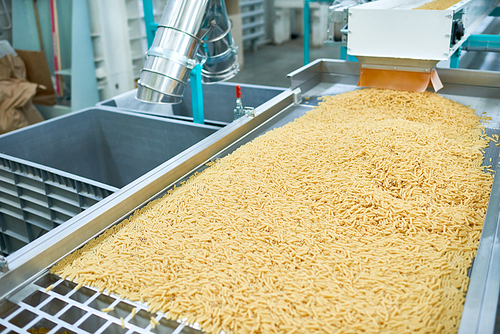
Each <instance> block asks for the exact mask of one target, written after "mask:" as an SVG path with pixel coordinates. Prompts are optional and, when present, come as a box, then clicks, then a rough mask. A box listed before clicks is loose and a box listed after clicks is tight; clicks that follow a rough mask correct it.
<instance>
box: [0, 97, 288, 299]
mask: <svg viewBox="0 0 500 334" xmlns="http://www.w3.org/2000/svg"><path fill="white" fill-rule="evenodd" d="M294 96H295V93H294V92H293V91H292V90H290V89H288V90H286V91H285V92H283V93H281V94H280V95H278V96H276V97H275V98H273V99H272V100H270V101H268V102H267V103H265V104H263V105H262V106H260V107H259V108H257V110H256V117H255V118H247V117H245V118H241V119H239V120H236V121H235V122H233V123H231V124H230V125H228V126H227V127H225V128H223V129H222V130H220V131H218V132H216V133H214V134H213V135H211V136H210V137H208V138H206V139H205V140H203V141H201V142H199V143H198V144H196V145H194V146H192V147H191V148H190V149H188V150H186V151H185V152H184V153H182V154H181V155H178V156H176V157H174V158H172V159H170V160H169V161H167V162H165V163H164V164H162V165H160V166H159V167H157V168H155V169H153V170H152V171H151V172H149V173H147V174H146V175H144V176H142V177H141V178H139V179H137V180H136V181H134V182H132V183H131V184H129V185H128V186H126V187H125V188H123V189H122V190H121V191H119V192H117V193H115V194H113V195H111V196H109V197H107V198H106V199H104V200H102V201H101V202H99V203H97V204H96V205H94V206H92V207H91V208H89V209H87V210H86V211H84V212H82V213H81V214H79V215H78V216H76V217H74V218H72V219H71V220H69V221H68V222H67V223H66V224H65V225H62V226H61V227H60V228H58V229H57V230H53V231H51V232H49V233H47V234H46V235H44V236H42V237H41V238H39V239H37V240H35V241H34V242H32V243H31V244H29V245H27V246H26V247H24V248H22V249H21V250H19V251H18V252H16V253H14V254H13V255H11V256H9V257H8V258H7V260H8V262H9V267H10V271H9V272H8V273H6V274H5V275H3V276H2V277H0V299H3V298H6V297H7V296H8V295H9V294H11V293H13V292H15V291H16V290H17V289H18V288H21V287H22V286H23V284H24V282H26V280H28V279H30V278H32V277H34V276H35V275H37V274H39V273H40V272H41V271H43V270H44V269H45V268H47V267H49V266H51V265H52V264H54V263H55V262H57V261H58V260H59V259H61V258H63V257H64V256H65V255H67V254H69V253H71V252H72V251H74V250H75V249H77V248H78V247H79V246H81V245H83V244H85V243H86V242H87V241H88V240H90V239H92V238H94V237H95V236H96V235H98V234H100V233H101V232H102V231H104V230H105V229H107V228H109V227H110V226H112V225H113V224H114V223H116V222H117V221H119V220H120V219H123V218H124V217H126V216H127V215H129V214H130V213H131V212H133V211H134V210H135V209H136V208H138V207H140V206H141V205H143V204H145V203H147V202H148V201H149V200H150V199H151V198H152V197H154V196H155V195H156V194H158V193H160V192H162V191H163V190H164V189H166V188H168V187H169V186H171V185H172V184H174V183H175V182H176V181H177V180H178V179H180V178H181V177H183V176H184V175H186V174H189V172H190V171H191V170H193V169H194V168H196V167H197V166H199V165H200V164H203V163H204V162H206V161H208V160H209V159H210V158H211V157H212V156H214V155H215V154H216V153H217V152H219V151H221V150H222V149H224V148H225V147H226V146H228V145H229V144H231V143H232V142H234V141H235V140H236V139H238V138H240V137H242V136H245V135H246V134H247V133H248V132H249V131H251V130H252V129H254V128H256V127H258V126H260V125H261V124H263V123H265V122H266V121H268V120H269V119H270V118H272V117H273V116H275V115H276V114H278V113H279V112H281V111H283V110H284V109H285V108H286V107H288V106H290V105H292V104H293V103H294ZM89 236H90V237H89Z"/></svg>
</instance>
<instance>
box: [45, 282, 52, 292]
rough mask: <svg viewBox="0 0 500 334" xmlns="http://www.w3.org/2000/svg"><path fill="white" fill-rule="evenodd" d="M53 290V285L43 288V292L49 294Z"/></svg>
mask: <svg viewBox="0 0 500 334" xmlns="http://www.w3.org/2000/svg"><path fill="white" fill-rule="evenodd" d="M53 288H54V284H51V285H49V286H48V287H47V288H45V292H49V291H50V290H52V289H53Z"/></svg>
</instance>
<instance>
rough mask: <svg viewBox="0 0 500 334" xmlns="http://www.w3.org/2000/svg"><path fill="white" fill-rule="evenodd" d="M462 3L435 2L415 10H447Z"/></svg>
mask: <svg viewBox="0 0 500 334" xmlns="http://www.w3.org/2000/svg"><path fill="white" fill-rule="evenodd" d="M460 1H461V0H434V1H430V2H428V3H426V4H423V5H422V6H420V7H417V8H414V9H425V10H445V9H447V8H450V7H451V6H453V5H455V4H457V3H459V2H460Z"/></svg>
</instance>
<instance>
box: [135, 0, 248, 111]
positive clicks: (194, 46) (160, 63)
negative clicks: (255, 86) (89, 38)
mask: <svg viewBox="0 0 500 334" xmlns="http://www.w3.org/2000/svg"><path fill="white" fill-rule="evenodd" d="M230 30H231V23H230V22H229V19H228V17H227V11H226V6H225V3H224V0H168V1H167V4H166V6H165V10H164V11H163V16H162V18H161V20H160V23H159V25H158V30H157V32H156V36H155V39H154V41H153V45H152V46H151V48H150V49H149V51H148V53H147V59H146V63H145V64H144V68H143V69H142V71H141V76H140V78H139V81H138V89H137V95H136V98H137V99H139V100H141V101H144V102H153V103H180V102H181V101H182V95H183V93H184V88H185V87H186V82H187V79H188V78H189V73H190V71H191V69H192V68H193V67H194V66H195V65H196V62H197V61H199V62H200V63H202V64H203V70H202V77H203V81H204V82H216V81H223V80H227V79H230V78H232V77H233V76H234V75H236V73H238V70H239V67H238V63H237V48H236V47H234V42H233V39H232V37H231V34H230ZM201 45H203V47H202V48H200V46H201Z"/></svg>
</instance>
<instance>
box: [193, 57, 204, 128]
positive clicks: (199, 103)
mask: <svg viewBox="0 0 500 334" xmlns="http://www.w3.org/2000/svg"><path fill="white" fill-rule="evenodd" d="M201 68H202V66H201V64H196V66H195V67H194V68H193V69H192V70H191V74H190V76H191V104H192V108H193V122H194V123H198V124H204V123H205V111H204V109H203V86H202V84H201Z"/></svg>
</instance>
